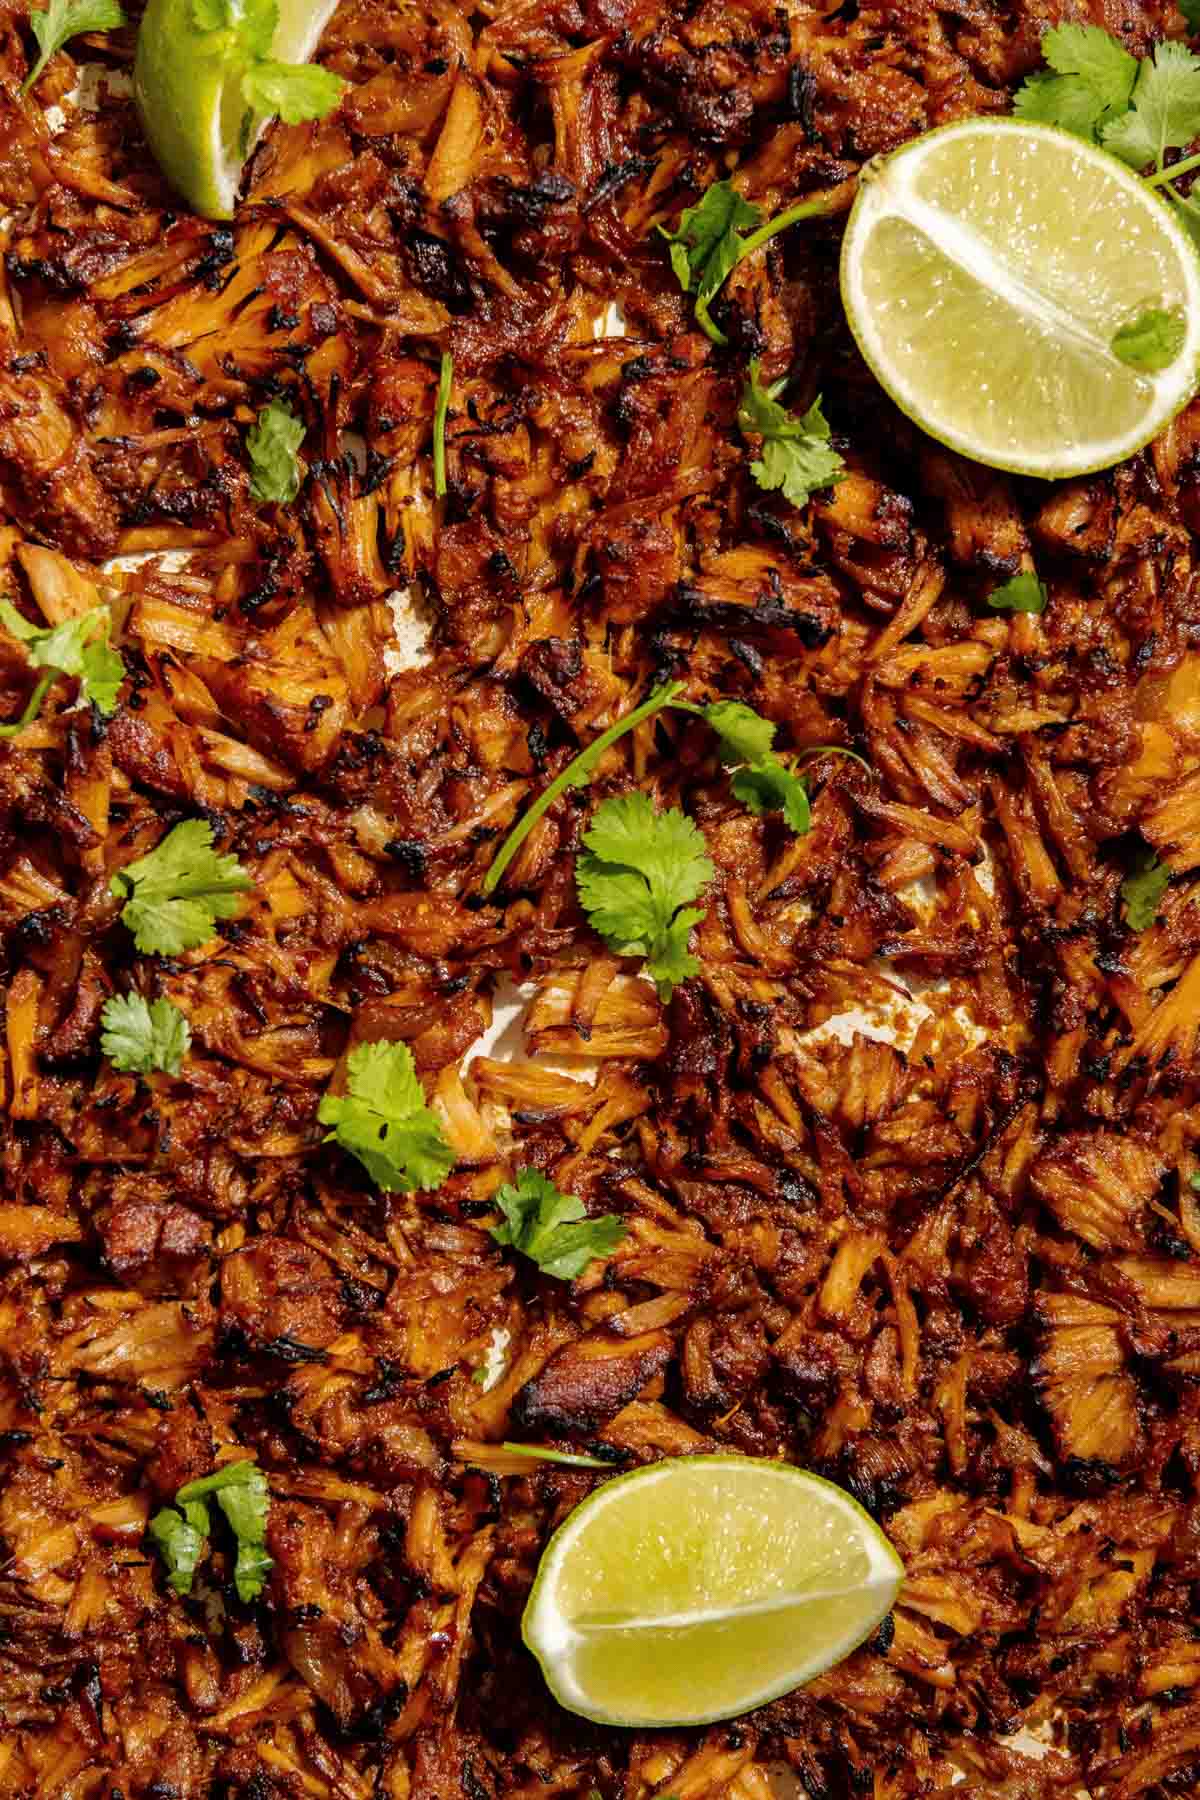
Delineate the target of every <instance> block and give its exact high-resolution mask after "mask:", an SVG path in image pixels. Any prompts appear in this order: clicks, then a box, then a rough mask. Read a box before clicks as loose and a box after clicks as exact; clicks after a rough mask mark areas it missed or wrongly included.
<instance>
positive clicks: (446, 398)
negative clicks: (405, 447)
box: [433, 350, 454, 500]
mask: <svg viewBox="0 0 1200 1800" xmlns="http://www.w3.org/2000/svg"><path fill="white" fill-rule="evenodd" d="M453 380H454V358H453V357H452V356H451V354H450V352H449V351H448V350H443V351H442V367H441V372H440V374H439V375H438V384H437V399H436V401H435V402H434V407H433V491H434V494H435V495H436V497H437V498H438V499H439V500H443V499H444V498H445V495H446V414H447V413H448V412H449V411H450V386H451V383H452V382H453Z"/></svg>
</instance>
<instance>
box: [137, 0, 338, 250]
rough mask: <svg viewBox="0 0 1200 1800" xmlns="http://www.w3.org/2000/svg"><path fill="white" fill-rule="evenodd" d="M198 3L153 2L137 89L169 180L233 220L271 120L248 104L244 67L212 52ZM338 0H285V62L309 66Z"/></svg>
mask: <svg viewBox="0 0 1200 1800" xmlns="http://www.w3.org/2000/svg"><path fill="white" fill-rule="evenodd" d="M192 4H193V0H150V3H149V5H148V6H147V8H146V10H145V12H144V13H143V14H142V23H141V26H140V27H139V30H138V38H137V53H136V56H135V58H134V65H133V90H134V95H135V98H136V100H137V106H138V111H139V113H140V114H141V119H142V126H143V129H144V130H145V133H146V137H147V139H148V141H149V144H150V148H151V150H153V152H154V155H155V158H156V160H157V162H158V164H159V167H160V168H161V169H162V171H163V173H164V175H165V176H166V177H167V179H168V181H169V182H170V183H171V185H172V187H175V188H177V189H178V190H179V192H180V193H181V194H182V195H183V197H184V199H185V200H186V201H187V202H188V205H189V206H190V207H191V208H192V209H193V211H195V212H198V213H200V214H201V215H202V217H204V218H206V219H231V218H232V217H233V211H234V207H235V206H236V204H237V196H238V184H239V182H240V180H241V174H242V167H243V165H244V163H245V161H246V158H247V157H248V156H249V154H250V152H251V150H252V149H253V148H254V145H255V144H256V143H257V141H258V138H259V135H260V133H261V132H262V129H263V126H264V125H265V124H266V123H267V118H268V117H269V115H267V114H263V113H252V112H251V111H250V109H249V108H248V107H247V105H246V103H245V101H244V100H243V99H242V93H241V69H240V67H233V66H232V65H231V64H230V63H229V62H228V61H227V60H226V59H225V58H224V57H222V56H220V55H214V54H213V52H212V51H211V50H210V49H209V47H208V46H209V44H210V43H211V38H210V37H208V36H207V35H206V34H205V33H204V32H202V31H200V30H198V28H197V26H196V22H195V19H194V17H193V14H192ZM336 8H337V0H315V3H313V0H280V5H279V25H278V27H277V29H276V32H275V37H274V39H273V41H272V45H271V55H272V56H273V57H274V58H275V59H276V61H278V62H289V63H301V62H307V61H308V60H309V58H310V57H311V56H312V54H313V51H314V50H315V49H316V47H317V43H318V41H319V39H320V36H321V33H322V31H323V30H324V29H325V26H326V25H327V24H328V23H329V20H330V18H331V17H332V15H333V13H334V12H335V10H336Z"/></svg>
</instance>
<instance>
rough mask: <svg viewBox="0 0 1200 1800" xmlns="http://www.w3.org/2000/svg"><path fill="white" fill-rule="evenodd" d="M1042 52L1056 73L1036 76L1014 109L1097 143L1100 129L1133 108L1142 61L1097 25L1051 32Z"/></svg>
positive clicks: (1022, 90) (1019, 93)
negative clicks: (1133, 98) (1132, 96)
mask: <svg viewBox="0 0 1200 1800" xmlns="http://www.w3.org/2000/svg"><path fill="white" fill-rule="evenodd" d="M1042 54H1043V56H1044V57H1045V58H1046V61H1047V62H1048V63H1049V65H1050V67H1051V69H1052V70H1054V71H1055V73H1054V74H1039V75H1031V76H1030V77H1029V78H1028V79H1027V80H1026V81H1025V82H1024V83H1023V85H1022V86H1021V87H1020V88H1019V89H1018V90H1017V93H1016V95H1015V97H1014V99H1013V111H1014V112H1015V113H1016V115H1017V116H1018V118H1022V119H1032V120H1037V121H1039V122H1041V123H1042V124H1045V125H1059V126H1061V127H1062V128H1063V129H1064V130H1065V131H1073V132H1074V133H1075V134H1076V136H1078V137H1083V138H1087V139H1088V140H1089V141H1090V142H1092V143H1095V142H1096V141H1097V140H1098V137H1099V133H1100V130H1101V129H1102V128H1103V127H1104V126H1106V125H1108V124H1111V123H1113V122H1114V121H1115V120H1117V119H1118V118H1120V116H1121V115H1122V114H1123V113H1124V112H1125V111H1126V110H1127V108H1128V106H1129V103H1130V96H1131V95H1132V93H1133V86H1134V82H1135V81H1136V80H1137V73H1138V64H1137V59H1136V58H1135V57H1133V56H1131V55H1130V54H1129V52H1128V50H1126V49H1125V48H1124V47H1123V45H1121V44H1120V43H1118V41H1117V39H1116V38H1114V37H1112V36H1111V35H1110V34H1109V33H1108V32H1107V31H1102V30H1101V29H1100V28H1099V26H1096V25H1060V26H1058V27H1057V29H1056V30H1054V31H1048V32H1046V33H1045V35H1044V36H1043V38H1042Z"/></svg>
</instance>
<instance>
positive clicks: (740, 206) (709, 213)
mask: <svg viewBox="0 0 1200 1800" xmlns="http://www.w3.org/2000/svg"><path fill="white" fill-rule="evenodd" d="M761 224H762V213H761V212H760V211H759V209H758V207H757V206H752V205H751V204H750V203H749V201H747V200H743V199H742V196H741V195H740V194H739V193H738V191H737V189H736V188H735V187H734V186H733V183H732V182H729V181H714V182H713V183H712V186H711V187H709V188H706V190H705V192H704V194H703V196H702V197H701V199H700V200H699V202H698V203H697V204H696V205H695V206H688V207H685V208H684V210H683V212H681V213H680V215H679V224H678V225H677V226H676V228H675V230H674V231H666V230H665V229H664V228H663V227H662V226H661V225H660V226H659V228H658V229H659V231H660V232H662V235H663V237H665V238H666V240H667V243H668V244H669V245H670V247H671V267H672V268H673V269H674V271H675V279H676V280H677V281H678V283H679V285H680V287H681V288H682V289H683V291H684V293H685V294H695V296H696V308H695V311H696V322H697V324H698V325H699V326H700V327H701V329H702V330H703V331H704V332H705V333H706V334H707V336H708V337H710V338H711V339H712V341H713V343H714V344H725V343H728V341H729V340H728V338H726V336H725V334H724V332H723V331H721V330H719V329H718V327H717V326H716V325H714V324H713V322H712V320H711V319H710V318H709V316H708V305H709V301H710V300H712V299H713V298H714V296H715V295H716V293H717V290H718V289H719V288H720V286H721V284H722V282H723V281H724V280H725V277H726V276H727V275H728V274H729V272H730V270H731V269H734V268H736V267H737V264H738V263H739V262H740V261H741V259H742V256H743V254H744V249H745V246H744V244H743V241H742V239H741V237H740V236H739V235H738V230H739V227H740V226H743V225H745V226H747V227H749V229H750V230H752V231H753V230H755V229H756V228H757V227H758V226H759V225H761Z"/></svg>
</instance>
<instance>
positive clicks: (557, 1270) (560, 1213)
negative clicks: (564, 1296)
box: [489, 1169, 626, 1455]
mask: <svg viewBox="0 0 1200 1800" xmlns="http://www.w3.org/2000/svg"><path fill="white" fill-rule="evenodd" d="M495 1199H496V1205H497V1206H498V1207H499V1208H500V1211H501V1212H502V1213H503V1214H504V1223H503V1224H502V1225H492V1226H489V1230H490V1232H491V1235H492V1236H493V1237H494V1238H495V1240H496V1242H497V1243H498V1244H504V1245H506V1246H511V1248H512V1249H514V1250H519V1251H520V1252H521V1255H522V1256H527V1257H528V1258H529V1260H530V1262H534V1263H536V1264H537V1266H538V1268H539V1269H540V1270H541V1271H542V1274H543V1275H554V1276H557V1278H558V1279H559V1280H560V1281H574V1280H576V1278H577V1277H578V1276H580V1275H582V1274H583V1271H584V1270H585V1269H586V1268H587V1266H588V1264H589V1263H590V1262H593V1261H594V1260H595V1259H596V1258H597V1257H604V1256H608V1255H609V1254H610V1252H611V1251H613V1250H615V1249H616V1247H617V1245H618V1244H619V1243H620V1242H621V1240H622V1238H623V1237H625V1236H626V1228H625V1223H624V1221H623V1220H622V1219H620V1218H618V1217H617V1215H616V1214H615V1213H605V1214H604V1216H603V1217H602V1218H599V1219H589V1218H588V1216H587V1208H586V1207H585V1206H584V1204H583V1201H582V1200H579V1199H577V1198H576V1196H575V1195H574V1194H564V1193H560V1191H559V1189H558V1188H557V1187H556V1186H555V1185H554V1183H553V1182H552V1181H551V1180H549V1178H548V1177H547V1176H545V1175H542V1174H540V1173H539V1172H538V1170H537V1169H519V1170H518V1171H517V1179H516V1183H515V1185H514V1184H513V1183H512V1182H508V1181H506V1182H505V1183H504V1185H503V1186H502V1187H500V1188H498V1189H497V1191H496V1196H495ZM505 1449H506V1450H512V1449H515V1450H516V1451H517V1452H518V1453H519V1454H522V1455H535V1454H537V1452H535V1451H525V1450H522V1449H521V1446H519V1445H512V1444H506V1445H505ZM554 1454H555V1455H557V1453H554Z"/></svg>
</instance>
